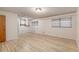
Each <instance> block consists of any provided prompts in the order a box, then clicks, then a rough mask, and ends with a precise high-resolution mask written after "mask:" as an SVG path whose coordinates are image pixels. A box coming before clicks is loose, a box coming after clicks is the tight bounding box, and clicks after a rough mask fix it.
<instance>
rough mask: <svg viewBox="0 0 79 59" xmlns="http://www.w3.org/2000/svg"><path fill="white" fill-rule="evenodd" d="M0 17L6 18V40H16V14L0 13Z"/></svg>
mask: <svg viewBox="0 0 79 59" xmlns="http://www.w3.org/2000/svg"><path fill="white" fill-rule="evenodd" d="M0 15H5V16H6V39H7V40H12V39H17V38H18V36H17V14H14V13H10V12H6V11H0Z"/></svg>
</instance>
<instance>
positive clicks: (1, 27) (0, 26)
mask: <svg viewBox="0 0 79 59" xmlns="http://www.w3.org/2000/svg"><path fill="white" fill-rule="evenodd" d="M5 26H6V19H5V16H2V15H0V42H5V40H6V28H5Z"/></svg>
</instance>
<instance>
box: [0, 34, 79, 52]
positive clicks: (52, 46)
mask: <svg viewBox="0 0 79 59" xmlns="http://www.w3.org/2000/svg"><path fill="white" fill-rule="evenodd" d="M0 51H1V52H77V51H79V49H78V48H77V47H76V42H75V40H71V39H65V38H59V37H54V36H49V35H42V34H36V33H27V34H24V35H20V36H19V39H14V40H10V41H6V42H4V43H0Z"/></svg>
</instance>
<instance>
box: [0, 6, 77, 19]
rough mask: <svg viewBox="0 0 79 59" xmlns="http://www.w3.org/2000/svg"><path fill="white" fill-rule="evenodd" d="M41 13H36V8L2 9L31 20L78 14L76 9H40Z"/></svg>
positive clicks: (1, 8) (0, 8)
mask: <svg viewBox="0 0 79 59" xmlns="http://www.w3.org/2000/svg"><path fill="white" fill-rule="evenodd" d="M40 8H42V10H41V12H36V11H35V8H34V7H0V10H3V11H9V12H14V13H17V14H18V15H20V16H27V17H31V18H41V17H49V16H53V15H58V14H64V13H71V12H76V7H40Z"/></svg>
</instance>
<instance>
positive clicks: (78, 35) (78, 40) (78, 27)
mask: <svg viewBox="0 0 79 59" xmlns="http://www.w3.org/2000/svg"><path fill="white" fill-rule="evenodd" d="M76 33H77V34H76V35H77V38H76V42H77V47H78V48H79V8H78V9H77V31H76Z"/></svg>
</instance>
